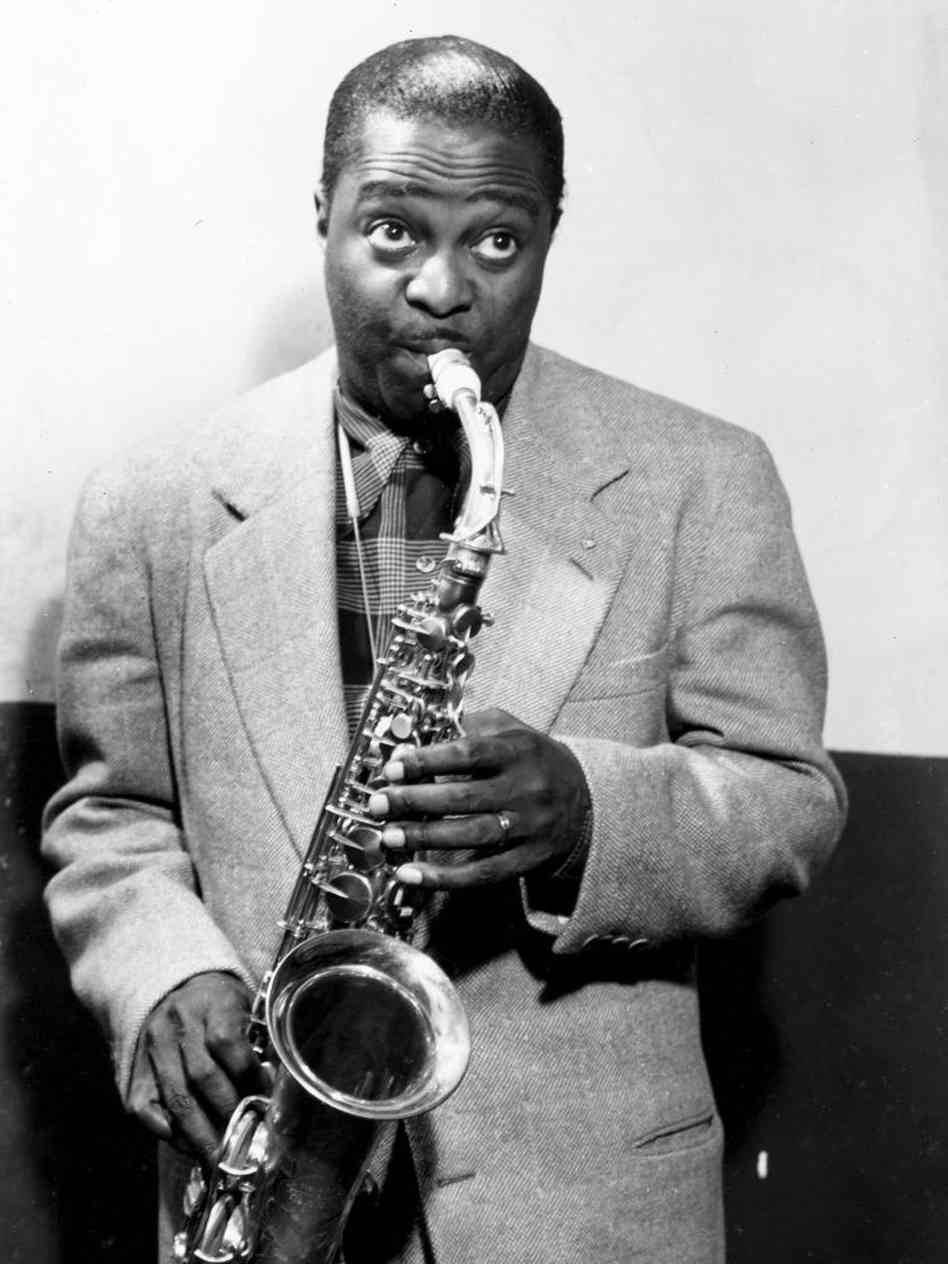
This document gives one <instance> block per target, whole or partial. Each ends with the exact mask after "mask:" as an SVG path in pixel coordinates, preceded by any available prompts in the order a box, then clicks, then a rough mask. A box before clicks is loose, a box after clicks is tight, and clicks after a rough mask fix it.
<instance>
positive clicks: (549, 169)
mask: <svg viewBox="0 0 948 1264" xmlns="http://www.w3.org/2000/svg"><path fill="white" fill-rule="evenodd" d="M375 111H382V112H386V113H390V114H394V115H395V116H396V117H397V118H402V119H418V120H420V121H424V122H440V123H446V124H448V125H455V126H457V125H460V126H470V125H472V124H478V125H483V124H487V125H488V126H493V127H496V128H497V130H498V131H503V132H504V133H505V134H506V135H515V136H523V137H527V138H529V139H532V140H534V141H535V142H536V144H537V146H538V148H539V152H540V157H541V159H542V161H543V168H544V172H543V174H544V185H545V191H546V194H547V197H548V198H549V202H550V210H551V213H552V225H553V227H555V226H556V224H557V221H558V220H559V217H560V214H561V212H562V202H563V123H562V119H561V118H560V113H559V110H557V108H556V106H555V105H554V104H553V102H552V101H551V100H550V98H549V96H548V95H547V93H546V91H545V89H544V88H543V87H542V86H541V85H540V84H539V83H537V81H536V80H535V79H534V78H533V76H532V75H529V74H527V72H526V71H525V70H524V69H523V67H522V66H519V65H518V64H517V63H516V62H515V61H513V60H512V59H511V58H510V57H506V56H505V55H504V54H503V53H498V52H496V51H495V50H494V49H492V48H487V47H486V46H485V45H483V44H476V43H475V42H474V41H473V40H469V39H463V38H462V37H460V36H457V35H439V36H430V37H426V38H424V39H410V40H402V41H401V42H400V43H397V44H390V45H389V46H388V47H387V48H383V49H381V50H380V51H379V52H377V53H373V54H372V55H371V56H370V57H367V58H366V59H365V61H362V62H360V63H359V64H358V65H357V66H354V67H353V69H352V70H350V71H349V73H348V74H347V75H346V76H345V78H344V79H343V80H342V82H341V83H340V84H339V86H338V88H337V89H336V91H335V92H334V93H333V96H332V100H331V101H330V104H329V114H328V116H327V119H326V134H325V137H324V140H323V193H324V195H325V197H326V198H327V199H328V200H329V201H331V200H332V194H333V190H334V189H335V187H336V182H337V181H338V179H339V175H340V173H341V172H342V169H343V168H344V167H345V165H346V164H347V162H349V161H350V160H351V159H352V158H353V156H354V155H355V152H356V149H357V146H358V143H359V140H360V138H361V136H362V129H363V126H364V124H365V121H366V119H367V118H368V117H369V115H370V114H372V113H373V112H375Z"/></svg>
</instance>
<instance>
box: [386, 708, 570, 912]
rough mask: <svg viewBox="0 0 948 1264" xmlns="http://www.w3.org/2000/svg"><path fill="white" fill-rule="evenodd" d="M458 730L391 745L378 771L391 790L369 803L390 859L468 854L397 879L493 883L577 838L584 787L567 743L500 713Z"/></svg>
mask: <svg viewBox="0 0 948 1264" xmlns="http://www.w3.org/2000/svg"><path fill="white" fill-rule="evenodd" d="M465 729H466V736H464V737H462V738H459V739H458V740H457V741H454V742H444V743H440V744H438V745H434V746H425V747H414V746H401V747H398V748H396V750H394V751H393V752H392V757H391V759H390V760H389V762H388V763H387V764H386V766H385V768H384V769H383V774H384V775H385V777H386V778H387V779H388V781H389V783H390V784H389V785H388V786H385V787H384V788H383V789H381V790H379V791H378V792H377V793H376V794H374V795H373V796H372V798H371V800H370V802H369V811H370V812H371V813H372V814H373V815H374V816H378V817H380V818H383V819H384V821H385V829H384V831H383V835H382V842H383V844H384V846H385V848H386V849H387V850H388V851H389V853H390V855H391V856H392V857H393V858H396V857H397V856H398V854H399V853H401V852H410V851H415V850H426V849H442V848H445V849H449V848H458V849H462V850H467V849H470V850H473V851H474V852H475V853H477V855H476V857H475V858H474V859H473V860H464V861H463V862H460V863H458V864H454V865H435V864H429V863H427V862H424V861H414V860H412V861H409V862H408V863H406V864H403V865H401V866H400V867H399V869H398V870H397V873H396V876H397V877H398V878H399V880H400V881H402V882H406V883H410V884H414V885H421V886H426V887H441V888H444V889H447V888H454V887H470V886H479V885H481V884H483V883H489V882H500V881H502V880H503V879H505V878H510V877H513V876H515V875H518V874H525V873H528V872H529V871H530V870H532V869H536V868H537V867H538V866H540V865H544V864H546V863H547V862H549V861H551V860H553V859H554V858H556V857H565V856H566V854H567V853H568V852H569V851H570V850H571V849H572V847H573V845H574V844H575V843H576V841H577V840H578V838H579V836H580V832H581V830H582V828H583V824H584V822H585V819H586V813H587V811H588V810H589V789H588V787H587V785H586V778H585V777H584V775H583V771H582V769H581V767H580V765H579V762H578V761H577V759H576V757H575V756H574V755H573V753H572V752H571V751H570V750H569V749H568V748H567V747H566V746H564V745H563V744H562V743H561V742H556V741H554V740H553V739H552V738H550V737H547V736H546V735H545V734H543V733H539V732H537V730H536V729H531V728H529V727H528V726H527V725H526V724H523V723H522V722H521V721H520V720H518V719H516V718H515V717H514V716H512V715H508V714H507V712H505V711H498V710H490V711H480V712H477V713H476V714H474V715H470V716H468V717H466V720H465ZM435 777H438V778H440V780H439V781H438V782H437V783H435V781H434V778H435ZM406 860H407V857H406Z"/></svg>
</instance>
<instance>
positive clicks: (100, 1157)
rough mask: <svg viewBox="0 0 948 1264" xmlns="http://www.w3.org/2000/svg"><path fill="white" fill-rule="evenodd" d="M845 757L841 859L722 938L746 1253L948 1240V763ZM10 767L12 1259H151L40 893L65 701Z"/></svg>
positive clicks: (726, 1108)
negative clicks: (42, 846) (802, 894)
mask: <svg viewBox="0 0 948 1264" xmlns="http://www.w3.org/2000/svg"><path fill="white" fill-rule="evenodd" d="M838 759H839V763H840V767H841V769H842V771H843V775H844V777H845V778H846V781H847V784H848V786H849V789H850V794H851V797H852V813H851V818H850V823H849V826H848V828H847V831H846V836H845V838H844V840H843V843H842V845H841V847H840V849H839V852H838V853H837V856H836V858H835V859H834V861H833V863H832V864H831V866H830V868H829V870H828V872H827V873H826V874H825V875H824V876H823V878H822V879H821V881H820V882H819V883H818V885H817V887H816V889H815V890H814V891H813V892H812V893H811V894H810V895H809V896H808V897H807V898H806V899H805V900H801V901H797V902H795V903H793V904H788V905H784V906H782V907H780V908H778V909H776V910H774V912H773V913H771V914H770V915H769V917H768V918H767V919H766V920H765V921H764V922H763V923H761V924H760V925H759V926H756V927H754V928H753V929H752V930H749V931H747V932H746V933H744V934H743V935H741V936H738V937H736V938H735V939H733V940H730V941H728V942H727V943H722V944H715V945H712V946H710V947H709V948H707V949H706V950H705V952H704V955H703V989H704V999H705V1041H706V1045H707V1048H708V1054H709V1059H710V1061H711V1066H712V1073H713V1076H714V1080H715V1085H716V1089H717V1093H718V1098H719V1102H720V1105H721V1110H722V1113H723V1115H724V1119H725V1123H726V1125H727V1129H728V1155H727V1170H726V1179H727V1187H728V1206H729V1223H730V1235H729V1236H730V1251H729V1259H730V1261H731V1264H760V1262H761V1261H764V1260H766V1261H768V1264H791V1261H793V1262H796V1261H801V1260H806V1261H818V1262H820V1264H837V1262H839V1261H850V1260H852V1261H860V1262H861V1264H867V1262H870V1261H885V1262H887V1264H889V1262H891V1264H936V1262H937V1264H940V1261H941V1260H942V1259H943V1258H944V1254H945V1250H944V1243H943V1238H944V1228H943V1227H944V1226H945V1224H946V1223H948V1156H946V1141H948V1056H946V1053H945V1044H944V1035H945V1026H946V1021H948V1015H946V988H945V981H946V963H948V929H946V928H948V848H946V847H945V846H944V842H943V837H944V832H945V827H944V822H945V821H946V820H948V760H937V759H909V758H900V757H892V756H879V755H861V754H842V755H839V756H838ZM0 770H2V779H3V785H2V787H0V877H2V883H0V1171H2V1173H3V1177H2V1179H0V1227H2V1229H3V1241H4V1247H5V1251H4V1258H5V1260H6V1261H7V1264H21V1261H22V1262H23V1264H26V1261H29V1264H100V1262H101V1264H119V1262H120V1261H121V1264H138V1261H142V1262H145V1261H147V1262H148V1264H150V1262H151V1261H152V1259H153V1257H154V1208H153V1196H152V1188H153V1179H154V1177H153V1167H152V1161H151V1146H150V1143H149V1142H148V1141H147V1139H145V1138H143V1137H142V1136H141V1135H140V1134H139V1132H138V1130H137V1129H136V1128H135V1127H134V1126H133V1125H132V1124H131V1123H129V1122H128V1121H127V1120H126V1119H125V1118H124V1116H123V1115H122V1113H121V1111H120V1109H119V1107H118V1105H117V1101H116V1099H115V1096H114V1091H113V1089H112V1082H111V1075H110V1070H109V1066H108V1061H107V1058H106V1055H105V1052H104V1049H103V1047H102V1044H101V1041H100V1038H99V1036H98V1033H97V1032H96V1031H95V1030H94V1028H93V1026H92V1024H91V1023H90V1021H89V1020H88V1018H87V1017H86V1016H85V1015H84V1014H83V1013H82V1011H81V1010H80V1009H79V1008H78V1006H77V1005H76V1003H75V1001H74V1000H73V999H72V996H71V994H70V992H69V986H68V982H67V980H66V976H65V970H64V968H63V966H62V963H61V961H60V958H59V955H58V952H57V950H56V948H55V945H54V944H53V942H52V939H51V937H50V934H49V930H48V927H47V923H46V918H45V913H44V911H43V906H42V903H41V898H40V892H41V887H42V881H43V875H42V872H41V868H40V865H39V861H38V858H37V837H38V824H39V814H40V810H41V808H42V805H43V803H44V802H45V800H46V798H47V797H48V795H49V793H50V792H51V790H52V788H53V787H54V785H55V784H56V781H57V779H58V777H59V768H58V760H57V756H56V749H55V741H54V737H53V721H52V710H51V708H50V707H48V706H42V705H36V704H6V705H4V706H0ZM762 1153H765V1154H766V1156H767V1168H766V1171H767V1175H766V1176H762V1175H761V1174H760V1172H761V1171H762V1170H763V1169H762V1168H759V1163H760V1162H761V1160H760V1156H761V1154H762Z"/></svg>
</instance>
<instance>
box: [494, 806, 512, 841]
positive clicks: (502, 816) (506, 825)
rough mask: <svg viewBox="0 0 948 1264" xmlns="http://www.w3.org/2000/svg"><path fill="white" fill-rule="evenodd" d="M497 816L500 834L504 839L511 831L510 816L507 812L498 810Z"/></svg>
mask: <svg viewBox="0 0 948 1264" xmlns="http://www.w3.org/2000/svg"><path fill="white" fill-rule="evenodd" d="M496 816H497V824H498V825H499V826H500V836H501V838H502V839H505V838H506V837H507V835H508V834H509V833H510V823H511V822H510V817H509V816H508V815H507V813H506V812H498V813H496Z"/></svg>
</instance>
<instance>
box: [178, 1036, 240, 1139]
mask: <svg viewBox="0 0 948 1264" xmlns="http://www.w3.org/2000/svg"><path fill="white" fill-rule="evenodd" d="M181 1061H182V1063H183V1065H184V1074H185V1079H186V1081H187V1086H188V1089H189V1091H190V1093H191V1095H192V1097H193V1098H194V1099H195V1101H196V1103H197V1105H198V1106H199V1107H200V1109H201V1110H202V1111H203V1112H204V1114H205V1115H206V1116H207V1117H208V1118H209V1119H211V1120H212V1121H214V1122H215V1123H217V1124H224V1123H225V1122H226V1121H227V1120H228V1119H229V1118H230V1116H231V1115H232V1114H233V1111H234V1107H235V1106H236V1105H237V1103H238V1102H239V1101H240V1094H239V1093H238V1091H237V1088H236V1086H235V1085H234V1082H233V1080H232V1079H231V1078H230V1076H229V1075H228V1074H227V1072H226V1071H225V1070H224V1069H223V1068H222V1067H221V1066H219V1065H218V1063H217V1062H216V1061H215V1060H214V1058H212V1057H211V1054H210V1052H209V1050H208V1048H207V1046H206V1045H205V1044H204V1041H203V1040H201V1041H200V1042H198V1041H190V1042H188V1043H187V1044H185V1045H183V1046H182V1049H181Z"/></svg>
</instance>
